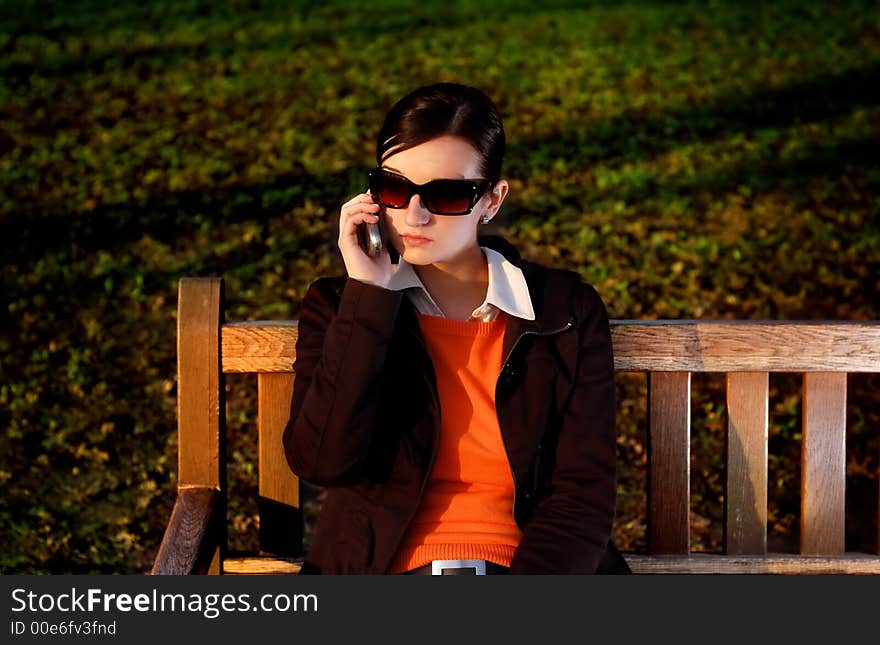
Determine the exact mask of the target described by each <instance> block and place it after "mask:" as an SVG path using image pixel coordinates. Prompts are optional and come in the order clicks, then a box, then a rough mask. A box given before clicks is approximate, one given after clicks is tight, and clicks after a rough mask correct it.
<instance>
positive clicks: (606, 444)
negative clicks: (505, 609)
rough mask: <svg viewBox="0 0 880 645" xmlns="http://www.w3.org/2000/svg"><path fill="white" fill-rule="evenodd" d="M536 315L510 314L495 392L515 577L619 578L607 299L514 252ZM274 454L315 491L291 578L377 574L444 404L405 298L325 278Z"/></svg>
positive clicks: (418, 488) (395, 538) (509, 252)
mask: <svg viewBox="0 0 880 645" xmlns="http://www.w3.org/2000/svg"><path fill="white" fill-rule="evenodd" d="M480 244H481V245H484V246H489V247H491V248H495V249H496V250H498V251H500V252H501V253H502V254H504V255H505V256H506V257H507V258H508V260H510V261H512V262H513V263H515V264H516V265H517V266H519V267H520V268H521V269H522V271H523V274H524V275H525V278H526V282H527V283H528V285H529V293H530V295H531V298H532V303H533V306H534V309H535V314H536V319H535V320H534V321H526V320H522V319H519V318H514V317H510V318H509V324H508V326H507V329H506V331H505V334H504V350H503V356H504V357H505V360H504V362H503V363H502V369H501V374H500V376H499V379H498V383H497V385H496V408H497V411H498V421H499V425H500V427H501V435H502V439H503V441H504V446H505V448H506V450H507V457H508V461H509V462H510V466H511V471H512V473H513V478H514V484H515V498H514V505H513V514H514V519H515V520H516V522H517V524H518V525H519V527H520V529H521V530H522V532H523V537H522V541H521V542H520V545H519V547H518V548H517V550H516V553H515V555H514V558H513V562H512V563H511V573H595V572H604V571H607V572H627V571H628V567H627V566H626V563H625V562H624V561H623V558H622V557H621V556H620V554H619V552H617V550H616V549H615V548H614V547H613V545H612V544H611V543H610V534H611V526H612V521H613V518H614V511H615V483H616V482H615V477H616V470H615V465H616V464H615V462H616V450H615V391H614V366H613V362H612V355H611V337H610V331H609V327H608V318H607V314H606V311H605V307H604V305H603V303H602V300H601V299H600V297H599V295H598V294H597V293H596V291H595V289H593V287H591V286H589V285H587V284H585V283H583V282H582V281H581V279H580V277H579V276H578V275H577V274H576V273H573V272H570V271H563V270H557V269H549V268H547V267H543V266H540V265H538V264H535V263H532V262H529V261H526V260H522V259H520V257H519V255H518V254H517V253H516V251H515V249H514V248H513V247H512V246H511V245H510V244H509V243H507V242H506V241H505V240H503V239H502V238H499V237H495V236H491V237H481V238H480ZM294 369H295V371H296V382H295V385H294V392H293V399H292V402H291V416H290V421H289V422H288V424H287V427H286V429H285V431H284V450H285V453H286V455H287V460H288V463H289V464H290V467H291V468H292V469H293V471H294V472H295V473H296V474H297V475H299V476H300V477H302V478H303V479H304V480H305V481H307V482H310V483H312V484H315V485H317V486H322V487H326V488H327V489H328V491H327V498H326V501H325V503H324V506H323V508H322V511H321V515H320V518H319V520H318V525H317V529H316V534H315V537H314V541H313V544H312V547H311V549H310V552H309V553H308V555H307V557H306V562H305V564H304V566H303V573H384V572H386V571H387V569H388V566H389V564H390V562H391V559H392V557H393V556H394V554H395V551H396V549H397V547H398V545H399V544H400V541H401V538H402V537H403V534H404V531H405V530H406V528H407V526H408V524H409V522H410V521H411V519H412V517H413V515H414V514H415V512H416V509H417V507H418V505H419V503H420V500H421V496H422V491H423V489H424V486H425V483H426V482H427V480H428V476H429V474H430V471H431V467H432V464H433V460H434V456H435V455H436V452H437V445H438V432H439V428H440V404H439V399H438V396H437V386H436V382H435V380H434V370H433V366H432V363H431V359H430V357H429V355H428V353H427V351H426V349H425V345H424V341H423V339H422V337H421V333H420V331H419V326H418V322H417V319H416V313H415V310H414V308H413V307H412V305H411V304H410V302H409V300H408V299H407V298H406V297H405V295H404V294H403V293H402V292H398V291H391V290H388V289H383V288H381V287H376V286H374V285H369V284H366V283H363V282H360V281H358V280H354V279H346V278H344V277H342V278H321V279H318V280H316V281H315V282H314V283H313V284H312V285H311V287H310V288H309V291H308V293H307V294H306V296H305V298H304V299H303V302H302V307H301V311H300V315H299V338H298V340H297V346H296V362H295V363H294Z"/></svg>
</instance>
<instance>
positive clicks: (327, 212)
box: [0, 0, 880, 573]
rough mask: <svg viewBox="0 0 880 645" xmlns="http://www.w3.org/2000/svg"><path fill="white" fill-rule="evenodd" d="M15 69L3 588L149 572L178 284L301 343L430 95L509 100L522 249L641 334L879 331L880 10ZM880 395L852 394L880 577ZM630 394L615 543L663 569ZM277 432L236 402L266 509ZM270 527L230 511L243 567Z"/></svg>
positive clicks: (212, 27) (140, 15)
mask: <svg viewBox="0 0 880 645" xmlns="http://www.w3.org/2000/svg"><path fill="white" fill-rule="evenodd" d="M0 53H2V55H0V245H2V258H3V269H2V293H3V295H4V298H3V300H4V303H5V308H4V310H3V312H2V314H0V315H2V316H3V322H4V324H3V325H2V329H3V330H4V331H3V332H2V333H0V356H2V363H0V425H2V426H3V427H4V428H5V432H4V433H3V435H2V438H0V486H2V490H3V493H2V496H3V499H4V504H3V506H2V508H0V543H3V544H4V545H5V548H4V549H3V553H2V554H0V571H2V572H5V573H30V572H35V573H50V572H51V573H62V572H83V573H84V572H140V571H145V570H148V569H149V566H150V563H151V561H152V558H153V557H154V555H155V551H156V549H157V547H158V543H159V540H160V539H161V534H162V530H163V528H164V525H165V522H166V520H167V517H168V514H169V512H170V508H171V504H172V502H173V496H174V492H173V491H174V485H175V473H176V436H175V423H176V422H175V403H176V389H175V381H174V378H175V362H174V361H175V355H174V352H175V338H174V334H175V321H174V315H175V305H176V302H175V300H176V284H177V280H178V279H179V278H180V277H182V276H193V275H202V276H206V275H222V276H223V277H224V278H225V279H226V284H227V296H228V302H229V312H228V316H229V317H230V318H251V319H257V318H288V317H295V316H296V314H297V311H298V305H299V300H300V298H301V297H302V295H303V294H304V291H305V288H306V287H307V285H308V283H309V282H310V281H311V280H312V279H314V278H315V277H316V276H317V275H322V274H327V273H333V272H339V271H341V270H342V263H341V261H340V259H339V257H338V252H337V250H336V249H335V239H336V234H335V230H334V226H335V223H336V220H337V214H338V208H339V206H340V205H341V204H342V203H343V202H344V201H346V200H347V199H348V198H349V197H350V196H351V195H353V194H354V193H355V192H358V191H359V190H361V189H362V186H363V182H364V174H365V171H366V169H367V168H368V167H369V166H370V165H371V164H372V163H373V155H374V152H373V147H374V142H373V139H374V137H375V134H376V131H377V129H378V126H379V124H380V122H381V119H382V117H383V115H384V113H385V111H386V110H387V109H388V107H390V105H391V104H392V103H393V102H394V101H395V100H396V99H397V98H399V97H400V96H402V95H403V94H404V93H405V92H407V91H408V90H410V89H412V88H413V87H415V86H418V85H421V84H424V83H428V82H433V81H437V80H455V81H459V82H465V83H469V84H474V85H477V86H479V87H481V88H483V89H485V90H486V91H487V92H488V93H489V94H490V95H491V96H493V98H495V99H496V101H497V102H498V104H499V107H500V108H501V110H502V112H503V114H504V117H505V124H506V129H507V134H508V139H509V143H510V146H509V153H508V158H507V165H506V172H507V175H508V176H509V178H510V180H511V185H512V190H511V194H510V196H509V198H508V201H507V202H506V203H505V206H504V208H503V210H502V217H501V218H500V220H499V221H500V222H501V223H500V224H499V228H498V230H499V231H500V232H502V233H504V234H505V235H507V236H508V237H509V238H510V239H511V240H512V241H514V242H515V243H516V244H517V245H518V246H519V247H520V248H521V250H522V251H523V252H524V254H525V255H527V256H528V257H530V258H532V259H535V260H538V261H543V262H546V263H549V264H553V265H556V266H566V267H571V268H574V269H576V270H578V271H579V272H580V273H581V274H582V275H583V276H584V278H585V279H587V280H589V281H590V282H592V283H593V284H595V285H596V287H597V288H598V290H599V292H600V293H601V294H602V296H603V298H604V299H605V301H606V303H607V304H608V308H609V312H610V314H611V316H612V317H614V318H776V319H798V318H803V319H826V318H827V319H877V318H880V298H878V295H877V294H878V293H880V277H878V276H880V190H878V189H880V165H878V164H877V162H876V158H877V152H876V151H877V149H878V143H880V9H878V8H877V6H876V3H872V2H827V3H803V2H796V1H794V0H790V1H784V2H777V3H773V4H772V5H770V6H767V5H766V4H765V3H749V2H733V1H730V2H710V3H689V2H622V3H621V2H592V3H589V2H561V1H560V2H547V3H540V6H536V4H535V3H531V2H524V1H522V2H513V1H509V2H495V3H485V2H476V1H461V2H448V1H447V2H420V3H405V2H374V3H370V6H369V8H368V9H367V8H364V7H363V6H362V4H361V3H356V2H334V3H330V6H322V5H319V4H318V3H309V2H277V1H271V2H270V1H268V0H267V1H260V0H250V1H244V0H242V1H236V2H226V3H215V2H207V1H205V2H201V1H195V0H188V1H187V0H184V1H178V2H171V1H163V2H151V3H135V2H118V3H113V4H112V5H111V4H108V3H105V2H97V1H91V2H88V1H84V0H79V1H70V2H65V3H56V2H25V3H4V4H3V5H2V6H0ZM772 384H773V397H774V398H773V401H774V405H775V406H776V407H775V408H774V410H775V411H774V417H773V428H772V430H771V435H772V436H771V447H775V448H777V449H778V453H779V454H778V456H776V457H774V459H773V461H771V464H770V466H771V483H772V486H771V494H770V502H771V513H770V514H771V523H770V539H771V544H774V545H777V546H779V548H782V549H787V548H792V546H791V545H792V544H795V545H796V541H795V540H796V529H797V521H796V512H797V503H798V499H797V488H798V483H797V477H798V476H799V475H798V468H799V466H798V459H799V453H798V445H799V442H798V437H797V436H796V433H797V428H798V423H797V419H798V415H799V407H798V406H799V403H798V402H797V396H796V394H797V385H796V383H793V382H792V381H791V380H789V379H786V378H782V377H780V378H779V379H778V380H776V381H772ZM877 385H878V381H877V379H876V377H864V378H861V377H860V378H854V379H853V380H852V381H851V387H850V393H851V396H852V403H851V405H850V411H849V418H850V422H849V435H848V446H849V448H850V449H851V451H852V456H851V457H850V462H849V464H848V473H849V475H850V478H849V480H848V482H847V483H848V489H847V490H848V506H849V508H850V513H849V515H848V520H851V524H850V525H848V529H849V530H848V547H853V548H856V549H862V550H865V549H869V548H872V546H873V543H872V542H870V540H869V538H868V537H865V536H870V535H871V534H872V533H871V531H872V530H873V531H874V533H873V535H876V515H877V513H876V504H877V494H876V489H877V469H878V454H880V439H878V436H877V432H876V428H877V427H878V424H880V410H878V405H877V397H876V391H877ZM722 390H723V385H722V384H720V383H719V382H718V381H717V379H712V378H706V379H704V380H701V387H700V388H699V390H698V391H697V392H696V394H695V401H694V415H695V421H696V424H697V425H696V429H695V433H694V439H693V448H694V468H693V479H694V487H695V493H694V509H693V516H694V526H695V527H696V528H695V534H694V543H695V545H696V547H697V548H704V549H707V550H712V549H716V548H718V544H719V539H720V538H719V532H718V526H719V522H720V515H719V510H718V509H719V507H718V500H719V498H720V495H721V494H722V493H721V483H720V482H719V475H718V463H716V462H715V461H714V460H716V459H717V456H715V457H713V455H717V450H718V447H719V446H720V445H723V433H724V427H725V422H724V420H723V419H724V418H723V397H722ZM619 392H620V395H621V396H620V398H621V401H622V407H621V424H620V427H621V439H620V455H621V478H620V479H621V485H620V491H621V495H620V499H621V503H620V506H619V522H618V528H617V533H616V535H617V537H618V541H619V542H621V544H622V545H623V546H624V547H628V548H640V547H641V546H642V545H643V543H644V533H643V531H644V526H643V514H644V489H643V484H642V483H641V482H642V478H643V476H644V473H643V468H644V463H643V460H644V402H643V400H642V399H640V396H641V395H642V393H643V385H642V384H640V383H639V382H638V381H637V380H629V379H622V382H621V385H620V388H619ZM254 401H255V394H254V388H253V383H252V382H251V381H249V380H245V379H240V380H239V379H230V392H229V407H230V422H229V425H230V449H229V450H230V463H231V465H230V471H229V477H230V483H231V485H233V486H234V487H235V488H236V489H237V490H243V491H244V492H246V493H253V492H254V491H255V487H256V483H255V481H254V468H255V460H256V456H255V453H254V449H253V448H254V446H253V441H254V440H253V427H254V413H253V409H254V408H253V405H254ZM719 401H721V402H719ZM719 406H720V407H719ZM871 490H873V498H872V495H871V492H870V491H871ZM864 491H868V492H867V493H865V492H864ZM862 497H864V498H865V499H868V500H871V499H873V505H874V506H873V510H871V512H872V513H873V516H871V513H865V512H864V507H865V504H864V502H863V501H862ZM869 505H870V504H869ZM253 511H254V509H253V508H252V506H251V505H249V503H246V502H243V501H237V500H236V499H233V500H232V502H231V510H230V518H229V520H230V526H231V527H232V528H231V535H232V539H233V542H234V544H236V545H238V546H241V547H247V546H251V545H253V539H254V529H253V522H254V521H253ZM872 523H873V524H872ZM850 527H851V529H850ZM872 527H873V528H872ZM795 548H796V547H795Z"/></svg>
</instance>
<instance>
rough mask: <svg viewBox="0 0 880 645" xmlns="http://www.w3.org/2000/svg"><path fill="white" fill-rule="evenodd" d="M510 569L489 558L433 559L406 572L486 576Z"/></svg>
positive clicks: (431, 574)
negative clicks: (490, 560)
mask: <svg viewBox="0 0 880 645" xmlns="http://www.w3.org/2000/svg"><path fill="white" fill-rule="evenodd" d="M509 571H510V569H509V568H508V567H505V566H503V565H500V564H496V563H494V562H489V561H488V560H432V561H431V562H429V563H428V564H426V565H424V566H421V567H418V568H416V569H410V570H409V571H406V572H405V573H406V574H407V575H415V576H486V575H489V576H491V575H503V574H506V573H509Z"/></svg>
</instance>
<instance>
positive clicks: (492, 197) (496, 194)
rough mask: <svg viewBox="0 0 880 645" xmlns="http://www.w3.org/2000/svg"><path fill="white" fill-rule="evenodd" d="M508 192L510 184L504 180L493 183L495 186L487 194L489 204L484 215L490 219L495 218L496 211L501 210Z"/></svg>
mask: <svg viewBox="0 0 880 645" xmlns="http://www.w3.org/2000/svg"><path fill="white" fill-rule="evenodd" d="M509 190H510V184H508V183H507V180H506V179H499V180H498V181H497V182H495V185H494V186H492V190H491V191H490V192H489V203H488V205H487V206H486V212H485V214H486V215H488V216H489V217H490V218H491V217H495V214H496V213H497V212H498V209H499V208H501V203H502V202H503V201H504V198H505V197H507V192H508V191H509Z"/></svg>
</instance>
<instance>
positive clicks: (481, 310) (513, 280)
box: [388, 246, 535, 322]
mask: <svg viewBox="0 0 880 645" xmlns="http://www.w3.org/2000/svg"><path fill="white" fill-rule="evenodd" d="M480 248H481V249H482V250H483V254H484V255H485V256H486V261H487V264H488V268H489V285H488V288H487V289H486V299H485V300H484V301H483V303H482V304H481V305H480V306H479V307H477V308H476V309H474V311H473V313H472V314H471V317H472V318H474V319H477V320H480V321H484V322H488V321H491V320H494V319H495V316H496V315H497V312H498V310H501V311H504V312H505V313H507V314H509V315H511V316H515V317H517V318H523V319H525V320H534V319H535V310H534V308H533V307H532V299H531V296H530V295H529V286H528V284H527V283H526V279H525V276H524V275H523V272H522V270H521V269H520V268H519V267H518V266H516V265H515V264H513V263H512V262H511V261H510V260H508V259H507V258H505V257H504V256H503V255H502V254H501V253H499V252H498V251H496V250H494V249H490V248H488V247H485V246H481V247H480ZM388 288H389V289H391V290H393V291H404V290H405V291H407V295H409V296H410V298H411V300H412V301H413V304H414V305H415V306H416V309H417V310H418V311H419V312H420V313H423V314H428V315H433V316H443V315H444V314H443V311H442V310H441V309H440V307H438V306H437V303H436V302H434V299H433V298H431V294H430V293H428V290H427V289H426V288H425V285H423V284H422V281H421V280H420V279H419V276H418V274H417V273H416V271H415V269H414V268H413V266H412V265H411V264H409V263H408V262H407V261H406V260H404V259H403V258H400V260H399V261H398V264H397V268H396V269H395V270H394V273H393V274H392V275H391V281H390V282H389V283H388Z"/></svg>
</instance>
